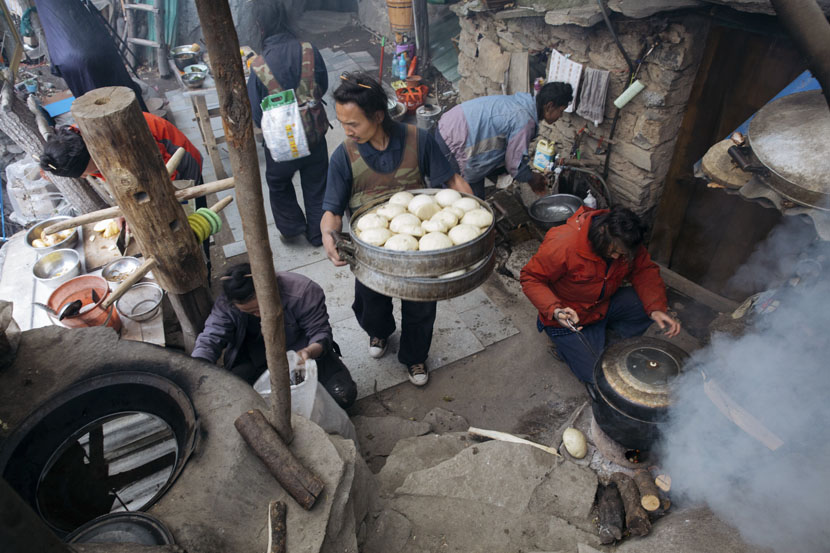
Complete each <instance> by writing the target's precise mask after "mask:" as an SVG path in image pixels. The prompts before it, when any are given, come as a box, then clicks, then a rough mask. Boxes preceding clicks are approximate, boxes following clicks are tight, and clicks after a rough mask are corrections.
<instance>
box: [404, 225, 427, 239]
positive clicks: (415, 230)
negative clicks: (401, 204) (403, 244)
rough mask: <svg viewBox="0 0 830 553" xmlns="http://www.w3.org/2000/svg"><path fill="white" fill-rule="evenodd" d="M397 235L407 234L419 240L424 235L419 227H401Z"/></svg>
mask: <svg viewBox="0 0 830 553" xmlns="http://www.w3.org/2000/svg"><path fill="white" fill-rule="evenodd" d="M398 233H399V234H408V235H410V236H414V237H415V238H420V237H421V236H423V235H424V229H422V228H421V225H401V227H400V229H399V230H398Z"/></svg>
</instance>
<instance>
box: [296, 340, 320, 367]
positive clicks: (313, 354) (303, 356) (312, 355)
mask: <svg viewBox="0 0 830 553" xmlns="http://www.w3.org/2000/svg"><path fill="white" fill-rule="evenodd" d="M322 353H323V346H322V344H320V342H314V343H313V344H309V345H307V346H306V347H304V348H303V349H301V350H300V351H298V352H297V357H299V359H298V360H297V364H298V365H305V362H306V361H308V360H309V359H317V358H318V357H320V355H321V354H322Z"/></svg>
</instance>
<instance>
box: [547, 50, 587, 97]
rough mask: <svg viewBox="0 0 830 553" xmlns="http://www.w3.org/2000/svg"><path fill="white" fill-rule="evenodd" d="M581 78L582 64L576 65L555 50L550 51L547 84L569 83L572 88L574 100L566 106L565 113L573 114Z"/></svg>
mask: <svg viewBox="0 0 830 553" xmlns="http://www.w3.org/2000/svg"><path fill="white" fill-rule="evenodd" d="M581 76H582V64H581V63H576V62H575V61H571V60H569V59H568V58H567V57H565V56H564V55H562V54H560V53H559V52H558V51H556V50H552V51H551V53H550V66H549V68H548V79H547V82H549V83H552V82H556V81H559V82H564V83H570V85H571V86H572V87H573V93H574V99H573V101H572V102H571V103H570V104H569V105H568V107H567V109H565V111H566V112H567V113H573V111H574V102H575V101H576V99H577V97H578V96H577V91H578V89H579V78H580V77H581Z"/></svg>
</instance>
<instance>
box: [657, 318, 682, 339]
mask: <svg viewBox="0 0 830 553" xmlns="http://www.w3.org/2000/svg"><path fill="white" fill-rule="evenodd" d="M650 317H651V318H652V319H653V320H654V322H656V323H657V324H658V325H660V328H661V329H662V330H663V333H664V334H665V335H666V336H667V337H669V338H674V337H675V336H677V335H678V334H680V321H678V320H677V319H675V318H674V317H672V316H670V315H668V314H667V313H665V312H663V311H652V312H651V315H650Z"/></svg>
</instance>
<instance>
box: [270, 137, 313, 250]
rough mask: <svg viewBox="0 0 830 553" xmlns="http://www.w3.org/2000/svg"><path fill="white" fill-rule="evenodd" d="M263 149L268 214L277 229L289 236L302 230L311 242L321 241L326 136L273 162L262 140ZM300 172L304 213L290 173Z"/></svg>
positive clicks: (292, 175)
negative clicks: (299, 154)
mask: <svg viewBox="0 0 830 553" xmlns="http://www.w3.org/2000/svg"><path fill="white" fill-rule="evenodd" d="M263 149H264V150H265V182H267V183H268V192H269V196H270V200H271V215H273V216H274V222H276V224H277V229H279V231H280V233H281V234H282V235H283V236H285V237H287V238H291V237H292V236H298V235H300V234H305V236H306V238H307V239H308V241H309V242H310V243H311V244H312V245H313V246H320V245H321V244H322V243H323V238H322V234H321V232H320V219H322V218H323V196H324V195H325V193H326V175H327V174H328V170H329V153H328V152H329V151H328V146H327V145H326V140H325V139H323V141H322V142H320V143H319V144H317V145H316V146H315V147H314V148H313V149H312V150H311V153H310V154H309V155H308V156H306V157H303V158H300V159H296V160H294V161H284V162H277V161H274V160H273V159H272V158H271V152H270V151H269V150H268V148H267V147H266V146H265V144H264V143H263ZM297 171H299V172H300V185H301V186H302V189H303V204H305V214H303V210H302V209H300V205H299V204H298V203H297V194H296V193H295V192H294V183H292V182H291V179H292V178H294V173H296V172H297Z"/></svg>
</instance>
